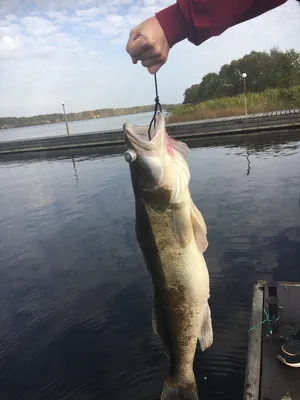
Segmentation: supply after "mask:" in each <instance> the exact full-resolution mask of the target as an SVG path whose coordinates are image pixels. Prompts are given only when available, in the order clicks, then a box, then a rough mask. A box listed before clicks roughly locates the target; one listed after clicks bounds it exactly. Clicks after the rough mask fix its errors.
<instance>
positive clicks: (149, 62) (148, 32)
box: [126, 17, 170, 74]
mask: <svg viewBox="0 0 300 400" xmlns="http://www.w3.org/2000/svg"><path fill="white" fill-rule="evenodd" d="M126 51H127V52H128V53H129V55H130V56H131V58H132V62H133V63H134V64H137V62H138V61H141V62H142V65H143V66H144V67H146V68H148V71H149V72H150V74H155V73H156V72H157V71H158V70H159V69H160V67H161V66H162V65H164V64H165V62H166V61H167V59H168V54H169V51H170V47H169V43H168V41H167V38H166V36H165V33H164V31H163V29H162V27H161V25H160V23H159V22H158V20H157V18H156V17H151V18H148V19H146V20H145V21H144V22H142V23H141V24H140V25H138V26H136V27H135V28H133V29H132V30H131V32H130V36H129V39H128V42H127V46H126Z"/></svg>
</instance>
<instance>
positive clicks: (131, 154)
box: [124, 149, 137, 163]
mask: <svg viewBox="0 0 300 400" xmlns="http://www.w3.org/2000/svg"><path fill="white" fill-rule="evenodd" d="M124 158H125V160H126V161H127V162H128V163H133V162H134V161H135V160H136V159H137V155H136V152H135V151H134V150H131V149H129V150H127V151H125V153H124Z"/></svg>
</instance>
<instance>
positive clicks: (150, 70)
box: [148, 62, 165, 74]
mask: <svg viewBox="0 0 300 400" xmlns="http://www.w3.org/2000/svg"><path fill="white" fill-rule="evenodd" d="M164 64H165V63H164V62H160V63H158V64H155V65H153V66H152V67H149V68H148V71H149V72H150V74H156V72H158V71H159V69H160V68H161V67H162V66H163V65H164Z"/></svg>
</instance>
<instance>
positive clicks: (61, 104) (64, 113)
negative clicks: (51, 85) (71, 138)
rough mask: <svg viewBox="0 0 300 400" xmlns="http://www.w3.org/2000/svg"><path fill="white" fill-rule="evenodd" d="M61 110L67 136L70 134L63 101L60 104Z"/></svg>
mask: <svg viewBox="0 0 300 400" xmlns="http://www.w3.org/2000/svg"><path fill="white" fill-rule="evenodd" d="M61 105H62V108H63V110H64V118H65V123H66V129H67V135H69V134H70V132H69V126H68V122H67V117H66V110H65V103H64V101H62V102H61Z"/></svg>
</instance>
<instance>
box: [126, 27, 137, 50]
mask: <svg viewBox="0 0 300 400" xmlns="http://www.w3.org/2000/svg"><path fill="white" fill-rule="evenodd" d="M138 37H139V33H138V32H137V30H136V29H132V30H131V32H130V35H129V38H128V41H127V45H126V51H127V52H128V49H129V48H131V46H132V43H133V42H134V41H135V40H136V39H137V38H138Z"/></svg>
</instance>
